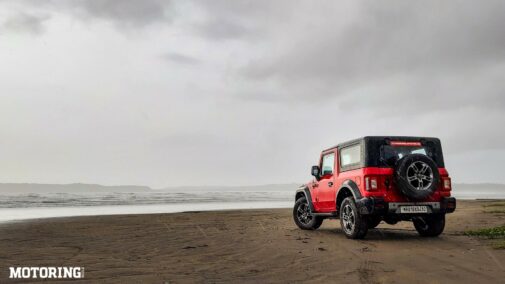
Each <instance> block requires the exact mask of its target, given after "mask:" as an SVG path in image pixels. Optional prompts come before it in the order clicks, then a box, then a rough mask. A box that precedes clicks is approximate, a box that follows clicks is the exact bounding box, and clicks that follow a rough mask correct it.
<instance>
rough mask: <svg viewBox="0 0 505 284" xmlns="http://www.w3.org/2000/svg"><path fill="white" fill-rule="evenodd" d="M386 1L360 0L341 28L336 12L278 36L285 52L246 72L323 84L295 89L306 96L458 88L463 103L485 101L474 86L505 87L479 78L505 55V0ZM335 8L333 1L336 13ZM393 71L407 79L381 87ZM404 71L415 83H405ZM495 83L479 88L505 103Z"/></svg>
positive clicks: (433, 94)
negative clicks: (478, 0)
mask: <svg viewBox="0 0 505 284" xmlns="http://www.w3.org/2000/svg"><path fill="white" fill-rule="evenodd" d="M391 2H393V3H391ZM389 4H391V5H385V4H384V3H371V2H366V4H364V3H362V5H361V6H360V7H359V14H358V17H356V18H355V19H354V20H353V21H352V22H350V23H348V25H347V26H345V27H344V28H339V27H338V26H336V25H335V24H333V22H334V21H333V19H331V18H328V19H326V20H325V21H322V22H318V23H319V25H317V26H314V28H313V30H312V32H305V33H300V35H299V36H295V37H290V38H289V39H287V42H280V44H283V46H284V49H283V50H282V51H281V52H276V53H275V54H273V55H269V54H266V55H265V56H264V57H263V58H262V59H260V60H258V61H255V62H252V63H251V64H249V65H248V66H245V67H244V69H243V74H244V76H246V78H249V79H252V80H258V81H259V80H270V81H273V82H277V83H278V84H279V85H281V84H282V85H283V86H285V85H289V86H292V88H293V89H296V88H299V86H306V85H307V84H311V85H319V86H324V88H325V89H326V92H321V93H319V94H315V93H310V94H303V93H302V94H300V93H299V92H296V91H295V92H292V94H293V96H294V98H293V99H301V100H305V99H314V98H315V97H316V98H317V97H319V98H320V99H327V98H328V97H337V98H338V97H345V96H350V94H352V93H353V92H355V91H356V90H358V91H359V89H360V88H363V87H364V86H366V87H368V89H367V92H369V94H368V95H367V97H369V98H371V99H372V100H375V99H376V100H377V101H387V100H388V99H389V98H395V96H396V95H398V96H400V95H402V96H404V97H405V96H407V97H408V96H409V93H411V94H412V98H413V99H414V100H416V98H419V97H421V98H422V99H420V100H418V101H419V102H421V103H422V102H423V101H424V102H429V101H436V100H437V99H438V97H439V96H444V95H446V94H447V92H457V93H458V94H459V95H461V96H459V98H460V100H458V101H457V102H454V101H452V103H453V104H451V105H455V104H454V103H456V105H458V106H461V105H464V104H466V105H470V104H474V103H479V102H480V101H481V100H478V99H477V97H476V96H475V94H466V93H467V92H468V91H469V90H471V91H476V90H482V89H481V87H482V86H484V85H486V84H489V83H492V84H493V85H495V86H496V90H499V89H503V87H504V86H503V83H501V82H496V81H495V80H494V81H493V82H490V81H489V80H488V79H487V78H484V77H480V78H479V76H481V75H482V74H484V73H486V70H487V69H492V68H495V67H496V65H499V64H502V63H504V62H505V33H503V31H502V26H503V25H502V22H503V21H502V17H503V16H502V15H503V14H504V13H505V4H504V3H503V2H500V1H496V2H487V5H485V7H484V6H479V9H477V10H476V9H475V3H474V2H472V1H460V2H458V5H454V3H449V2H433V3H431V4H428V3H426V2H423V3H419V4H417V5H414V4H412V3H403V2H401V1H400V2H396V1H390V3H389ZM337 8H338V7H337V6H336V7H334V9H335V14H336V17H338V15H339V14H338V9H337ZM293 28H294V29H296V26H294V27H293ZM280 36H282V35H280ZM444 76H445V78H444ZM395 78H398V80H397V81H400V82H402V84H403V85H400V87H399V86H398V85H396V84H392V85H391V86H386V87H385V88H384V86H383V85H384V83H385V82H388V81H389V82H394V81H395ZM404 78H406V79H407V82H409V83H410V85H405V81H404V80H403V79H404ZM469 79H470V80H469ZM447 81H449V82H452V83H453V84H454V85H453V86H450V85H449V83H448V82H447ZM465 84H475V85H467V86H464V85H465ZM437 89H440V90H439V91H442V90H443V91H444V93H440V92H438V91H437ZM486 89H488V88H486ZM496 90H488V92H486V93H480V94H479V95H480V96H481V97H482V96H485V97H488V98H489V99H488V100H486V102H490V101H492V98H496V99H499V100H500V102H499V104H500V105H501V106H503V99H501V98H502V97H503V96H497V95H496ZM379 91H380V92H379ZM401 92H402V94H400V93H401ZM297 94H298V97H297ZM458 94H454V95H458ZM349 99H350V100H352V96H351V97H350V98H349ZM418 101H417V100H416V102H418ZM492 104H493V105H495V102H493V103H492ZM423 105H426V104H423ZM428 105H429V104H428ZM451 105H449V106H451Z"/></svg>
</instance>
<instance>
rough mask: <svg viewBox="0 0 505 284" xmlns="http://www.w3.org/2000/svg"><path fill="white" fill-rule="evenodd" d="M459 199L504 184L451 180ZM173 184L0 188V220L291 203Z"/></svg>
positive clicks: (255, 192)
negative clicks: (122, 188) (71, 189)
mask: <svg viewBox="0 0 505 284" xmlns="http://www.w3.org/2000/svg"><path fill="white" fill-rule="evenodd" d="M454 187H455V189H454V190H453V196H455V197H456V198H458V199H505V190H504V188H503V185H492V184H491V185H490V184H479V185H471V184H460V185H455V186H454ZM266 188H268V186H259V187H246V188H236V189H235V190H234V189H233V188H229V187H228V188H224V189H220V188H219V187H215V188H211V190H203V189H201V188H199V189H197V190H195V189H194V188H177V189H175V190H146V191H140V192H92V193H61V192H54V193H52V192H45V193H16V192H10V193H0V222H5V221H16V220H25V219H34V218H50V217H66V216H89V215H115V214H148V213H174V212H183V211H206V210H230V209H258V208H290V207H291V206H293V203H294V192H295V190H296V187H294V186H292V185H289V186H274V187H273V190H266Z"/></svg>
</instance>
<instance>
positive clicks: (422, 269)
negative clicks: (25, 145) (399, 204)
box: [0, 201, 505, 283]
mask: <svg viewBox="0 0 505 284" xmlns="http://www.w3.org/2000/svg"><path fill="white" fill-rule="evenodd" d="M483 204H485V202H483V201H461V202H459V203H458V209H457V211H456V213H454V214H450V215H448V217H447V225H446V230H445V232H444V234H443V235H441V236H440V237H439V238H423V237H419V236H418V234H417V232H416V231H415V230H414V228H413V226H412V224H411V223H409V222H402V223H399V224H398V225H395V226H390V225H387V224H384V223H381V224H380V225H379V227H378V229H374V230H370V231H369V233H368V235H367V238H366V239H365V240H348V239H347V238H345V236H344V235H343V233H342V232H341V230H340V223H339V221H338V220H326V221H325V222H324V223H323V226H322V227H321V228H320V229H319V230H316V231H302V230H300V229H298V228H297V227H296V226H295V225H294V223H293V221H292V217H291V211H290V210H289V209H265V210H238V211H216V212H191V213H177V214H151V215H120V216H88V217H69V218H53V219H40V220H32V221H23V222H16V223H8V224H1V225H0V283H5V282H11V281H8V280H9V279H8V267H9V266H80V267H84V268H85V279H84V280H71V281H68V282H79V281H82V282H102V283H104V282H105V283H109V282H112V283H140V282H144V283H165V282H168V283H194V282H197V283H214V282H218V283H219V282H233V283H243V282H245V283H258V282H259V283H265V282H268V283H272V282H313V283H315V282H321V281H324V282H346V283H347V282H351V283H356V282H360V283H407V282H408V283H504V281H505V280H504V279H505V250H495V249H493V248H492V247H490V245H489V242H488V241H485V240H482V239H479V238H472V237H467V236H464V235H462V232H463V231H465V230H468V229H477V228H486V227H494V226H499V225H505V215H504V214H493V213H484V208H483V207H482V205H483ZM26 280H27V279H24V280H23V281H22V282H24V283H26V282H27V281H26ZM12 282H13V281H12ZM20 282H21V281H20ZM33 282H40V280H38V281H37V280H36V279H33ZM57 282H58V283H63V282H65V281H61V280H60V281H57ZM46 283H47V282H46Z"/></svg>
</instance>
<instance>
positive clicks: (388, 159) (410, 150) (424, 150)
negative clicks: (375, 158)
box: [381, 145, 433, 167]
mask: <svg viewBox="0 0 505 284" xmlns="http://www.w3.org/2000/svg"><path fill="white" fill-rule="evenodd" d="M409 154H422V155H426V156H429V157H430V158H433V154H432V151H430V149H429V148H428V147H426V146H391V145H383V146H382V151H381V158H382V159H381V160H382V162H383V163H384V164H385V165H387V166H390V167H393V166H394V165H395V164H396V162H397V161H398V160H399V159H401V158H403V157H405V156H406V155H409Z"/></svg>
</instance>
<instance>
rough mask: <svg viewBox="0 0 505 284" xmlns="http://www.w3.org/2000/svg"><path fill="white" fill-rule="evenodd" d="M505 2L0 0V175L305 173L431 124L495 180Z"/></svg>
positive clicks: (182, 181)
mask: <svg viewBox="0 0 505 284" xmlns="http://www.w3.org/2000/svg"><path fill="white" fill-rule="evenodd" d="M504 15H505V2H504V1H496V2H495V1H485V2H476V1H416V2H413V1H365V2H360V1H347V2H346V1H235V0H234V1H231V0H230V1H203V0H202V1H182V0H181V1H154V0H143V1H140V0H139V1H133V0H128V1H125V0H122V1H119V0H118V1H112V0H90V1H85V0H82V1H79V0H75V1H71V0H68V1H63V0H61V1H44V0H33V1H20V0H15V1H5V0H0V133H1V135H0V165H1V166H0V182H38V183H72V182H85V183H101V184H107V185H109V184H111V185H112V184H114V185H115V184H142V185H149V186H153V187H164V186H172V185H251V184H265V183H288V182H301V181H305V180H308V179H310V175H309V170H310V166H311V165H312V164H315V163H316V162H317V159H318V155H319V152H320V150H321V149H322V148H326V147H329V146H333V145H334V144H337V143H340V142H343V141H345V140H348V139H352V138H355V137H359V136H364V135H416V136H436V137H439V138H440V139H441V140H442V145H443V149H444V153H445V160H446V166H447V168H448V170H449V172H450V174H451V175H452V177H453V180H454V182H505V175H504V174H503V173H502V172H503V166H504V163H505V133H504V129H505V126H504V124H505V92H504V90H505V28H504V27H505V18H504Z"/></svg>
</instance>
